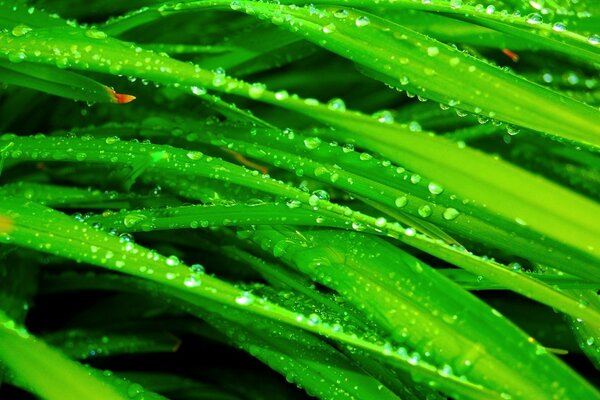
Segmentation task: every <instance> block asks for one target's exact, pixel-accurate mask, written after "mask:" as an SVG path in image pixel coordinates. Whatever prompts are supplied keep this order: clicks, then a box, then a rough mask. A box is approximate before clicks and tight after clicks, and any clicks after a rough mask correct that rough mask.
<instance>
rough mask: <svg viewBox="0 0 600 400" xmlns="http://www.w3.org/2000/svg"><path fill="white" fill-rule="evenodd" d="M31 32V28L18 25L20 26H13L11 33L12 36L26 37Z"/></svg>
mask: <svg viewBox="0 0 600 400" xmlns="http://www.w3.org/2000/svg"><path fill="white" fill-rule="evenodd" d="M32 30H33V29H32V28H31V27H29V26H27V25H23V24H20V25H17V26H15V27H14V28H13V29H12V32H11V33H12V34H13V36H17V37H18V36H23V35H26V34H28V33H29V32H31V31H32Z"/></svg>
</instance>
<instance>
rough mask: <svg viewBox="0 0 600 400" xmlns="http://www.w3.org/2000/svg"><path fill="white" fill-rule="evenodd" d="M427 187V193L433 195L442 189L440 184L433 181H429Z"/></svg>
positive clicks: (439, 192)
mask: <svg viewBox="0 0 600 400" xmlns="http://www.w3.org/2000/svg"><path fill="white" fill-rule="evenodd" d="M427 189H429V193H431V194H435V195H438V194H441V193H442V192H443V191H444V188H443V187H442V185H440V184H439V183H435V182H430V183H429V185H427Z"/></svg>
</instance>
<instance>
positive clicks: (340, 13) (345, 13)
mask: <svg viewBox="0 0 600 400" xmlns="http://www.w3.org/2000/svg"><path fill="white" fill-rule="evenodd" d="M333 16H334V17H336V18H340V19H343V18H346V17H347V16H348V11H346V10H344V9H341V10H337V11H335V12H334V13H333Z"/></svg>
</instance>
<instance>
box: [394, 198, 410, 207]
mask: <svg viewBox="0 0 600 400" xmlns="http://www.w3.org/2000/svg"><path fill="white" fill-rule="evenodd" d="M407 203H408V198H407V197H406V196H399V197H396V200H395V201H394V204H395V205H396V207H398V208H402V207H404V206H405V205H406V204H407Z"/></svg>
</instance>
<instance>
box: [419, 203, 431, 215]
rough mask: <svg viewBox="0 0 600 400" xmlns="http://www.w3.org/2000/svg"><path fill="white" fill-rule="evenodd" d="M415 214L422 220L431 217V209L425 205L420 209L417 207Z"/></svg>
mask: <svg viewBox="0 0 600 400" xmlns="http://www.w3.org/2000/svg"><path fill="white" fill-rule="evenodd" d="M417 212H418V213H419V215H420V216H421V217H423V218H427V217H429V216H430V215H431V207H430V206H429V205H427V204H425V205H422V206H421V207H419V209H418V210H417Z"/></svg>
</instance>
